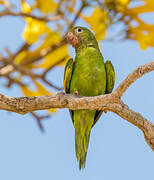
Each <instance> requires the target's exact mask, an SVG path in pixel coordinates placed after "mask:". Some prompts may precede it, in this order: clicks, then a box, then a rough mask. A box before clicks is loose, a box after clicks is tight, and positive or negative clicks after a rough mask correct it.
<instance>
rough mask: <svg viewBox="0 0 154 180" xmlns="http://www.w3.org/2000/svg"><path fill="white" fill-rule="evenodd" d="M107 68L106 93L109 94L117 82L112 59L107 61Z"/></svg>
mask: <svg viewBox="0 0 154 180" xmlns="http://www.w3.org/2000/svg"><path fill="white" fill-rule="evenodd" d="M105 70H106V92H105V94H109V93H111V92H112V89H113V88H114V83H115V72H114V68H113V65H112V63H111V61H106V63H105Z"/></svg>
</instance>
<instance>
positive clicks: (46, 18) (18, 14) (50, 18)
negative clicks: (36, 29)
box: [0, 9, 62, 22]
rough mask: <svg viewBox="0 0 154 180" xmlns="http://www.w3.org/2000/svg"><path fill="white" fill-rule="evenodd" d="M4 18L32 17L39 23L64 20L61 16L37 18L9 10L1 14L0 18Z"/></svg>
mask: <svg viewBox="0 0 154 180" xmlns="http://www.w3.org/2000/svg"><path fill="white" fill-rule="evenodd" d="M3 16H15V17H16V16H20V17H30V18H33V19H36V20H39V21H45V22H51V21H57V20H59V19H61V18H62V16H60V15H57V16H55V17H47V16H35V15H33V14H30V13H24V12H14V11H10V10H9V9H6V10H4V11H2V12H0V17H3Z"/></svg>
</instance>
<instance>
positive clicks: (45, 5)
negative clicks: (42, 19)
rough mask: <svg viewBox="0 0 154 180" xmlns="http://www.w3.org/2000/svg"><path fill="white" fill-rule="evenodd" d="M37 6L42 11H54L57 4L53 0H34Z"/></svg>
mask: <svg viewBox="0 0 154 180" xmlns="http://www.w3.org/2000/svg"><path fill="white" fill-rule="evenodd" d="M36 5H37V7H38V8H39V9H40V10H41V11H42V12H44V13H46V14H49V13H51V12H54V11H55V9H56V8H57V6H58V4H57V3H56V2H54V0H36Z"/></svg>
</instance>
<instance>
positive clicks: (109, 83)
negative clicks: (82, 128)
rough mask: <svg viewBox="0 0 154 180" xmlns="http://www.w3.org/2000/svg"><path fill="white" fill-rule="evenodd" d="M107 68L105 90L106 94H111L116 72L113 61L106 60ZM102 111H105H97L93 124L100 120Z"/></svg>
mask: <svg viewBox="0 0 154 180" xmlns="http://www.w3.org/2000/svg"><path fill="white" fill-rule="evenodd" d="M105 70H106V91H105V94H109V93H111V92H112V89H113V87H114V83H115V72H114V68H113V65H112V63H111V61H106V63H105ZM102 113H103V111H96V114H95V119H94V123H93V126H94V125H95V124H96V122H97V121H98V119H99V118H100V116H101V114H102Z"/></svg>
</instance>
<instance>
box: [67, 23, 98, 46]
mask: <svg viewBox="0 0 154 180" xmlns="http://www.w3.org/2000/svg"><path fill="white" fill-rule="evenodd" d="M66 39H67V42H68V43H69V44H71V45H72V46H73V47H75V48H80V47H83V46H84V47H88V46H94V47H98V43H97V41H96V38H95V36H94V34H93V33H92V32H91V31H90V30H89V29H87V28H85V27H81V26H76V27H73V28H72V29H71V30H70V31H69V32H68V33H67V35H66Z"/></svg>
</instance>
